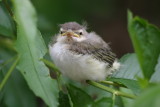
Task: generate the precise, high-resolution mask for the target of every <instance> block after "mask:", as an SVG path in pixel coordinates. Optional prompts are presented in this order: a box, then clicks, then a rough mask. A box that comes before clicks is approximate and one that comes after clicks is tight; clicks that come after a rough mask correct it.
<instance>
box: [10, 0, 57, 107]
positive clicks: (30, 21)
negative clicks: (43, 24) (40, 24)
mask: <svg viewBox="0 0 160 107" xmlns="http://www.w3.org/2000/svg"><path fill="white" fill-rule="evenodd" d="M13 6H14V10H15V19H16V22H17V25H18V26H17V29H18V30H17V33H18V35H17V42H16V48H17V51H18V53H19V55H20V62H19V65H18V69H19V70H20V71H21V73H22V74H23V76H24V77H25V79H26V81H27V83H28V85H29V87H30V88H31V89H32V91H33V92H34V93H35V94H36V95H37V96H39V97H41V98H42V99H43V100H44V101H45V103H46V104H47V105H48V106H51V107H57V106H58V85H57V82H56V80H53V79H51V78H50V74H49V70H48V68H47V67H46V66H45V65H44V63H43V62H42V61H40V59H42V57H43V56H44V55H45V53H46V51H47V50H46V47H45V44H44V41H43V39H42V36H41V34H40V33H39V31H38V30H37V28H36V22H37V18H36V12H35V10H34V8H33V6H32V4H31V3H30V1H29V0H13Z"/></svg>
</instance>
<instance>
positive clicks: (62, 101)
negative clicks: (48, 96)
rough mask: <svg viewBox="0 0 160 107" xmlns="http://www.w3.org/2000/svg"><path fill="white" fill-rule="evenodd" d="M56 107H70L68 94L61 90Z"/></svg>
mask: <svg viewBox="0 0 160 107" xmlns="http://www.w3.org/2000/svg"><path fill="white" fill-rule="evenodd" d="M58 107H71V105H70V100H69V96H68V95H67V94H65V93H63V92H62V91H60V92H59V106H58Z"/></svg>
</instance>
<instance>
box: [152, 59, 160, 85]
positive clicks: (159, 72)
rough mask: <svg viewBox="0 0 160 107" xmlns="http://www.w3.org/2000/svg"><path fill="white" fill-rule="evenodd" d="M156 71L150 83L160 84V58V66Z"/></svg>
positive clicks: (159, 62)
mask: <svg viewBox="0 0 160 107" xmlns="http://www.w3.org/2000/svg"><path fill="white" fill-rule="evenodd" d="M155 71H156V72H154V74H153V75H152V77H151V79H150V82H160V57H159V58H158V64H157V65H156V68H155Z"/></svg>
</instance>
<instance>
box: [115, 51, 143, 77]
mask: <svg viewBox="0 0 160 107" xmlns="http://www.w3.org/2000/svg"><path fill="white" fill-rule="evenodd" d="M120 63H121V67H120V70H119V71H117V72H115V73H114V74H113V75H112V77H114V78H123V79H132V80H136V79H137V77H142V72H141V69H140V67H139V63H138V61H137V57H136V55H135V54H126V55H124V56H123V57H122V58H121V59H120Z"/></svg>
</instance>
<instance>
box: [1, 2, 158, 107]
mask: <svg viewBox="0 0 160 107" xmlns="http://www.w3.org/2000/svg"><path fill="white" fill-rule="evenodd" d="M34 3H35V1H34ZM7 4H8V3H7V2H6V1H5V0H4V1H1V2H0V19H1V20H0V81H1V82H0V105H1V106H2V107H3V106H7V107H18V106H20V107H28V106H29V107H36V106H42V107H43V106H50V107H57V106H59V107H106V106H107V107H151V106H152V107H159V105H160V101H159V99H160V93H159V90H160V79H159V76H160V69H159V68H160V58H159V54H160V42H159V41H160V30H159V28H157V27H156V26H154V25H152V24H149V23H148V22H147V21H146V20H144V19H142V18H140V17H138V16H136V17H133V15H132V13H131V12H130V11H128V32H129V34H130V38H131V40H132V43H133V47H134V49H135V53H132V54H126V55H124V56H123V57H122V58H121V59H120V62H121V64H122V66H121V68H120V70H119V71H117V72H115V73H114V74H113V75H112V76H111V77H109V78H107V79H106V80H105V81H101V82H95V81H87V83H88V84H89V85H85V86H84V85H81V84H79V83H77V82H73V81H68V80H66V79H64V78H62V77H61V75H60V74H59V71H58V69H57V68H56V67H55V66H54V64H52V63H51V62H50V61H49V60H48V59H49V57H48V54H47V48H46V45H45V42H46V41H47V39H46V38H48V37H44V35H43V37H44V38H42V35H41V33H40V31H39V30H38V27H37V14H36V12H35V9H34V6H33V5H32V4H31V2H30V1H29V0H12V2H11V6H13V10H14V13H12V11H11V10H12V9H11V8H10V7H9V6H8V5H7ZM57 8H58V7H57ZM54 11H55V10H54ZM79 15H80V14H79ZM56 20H58V19H56ZM61 20H62V19H61ZM44 22H45V21H44ZM39 23H40V22H39ZM41 24H44V23H43V22H42V23H41ZM45 25H47V26H50V25H49V23H47V22H46V23H45ZM45 25H44V26H45ZM49 70H50V71H49ZM52 75H53V76H54V78H51V76H52ZM38 103H40V104H38Z"/></svg>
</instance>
